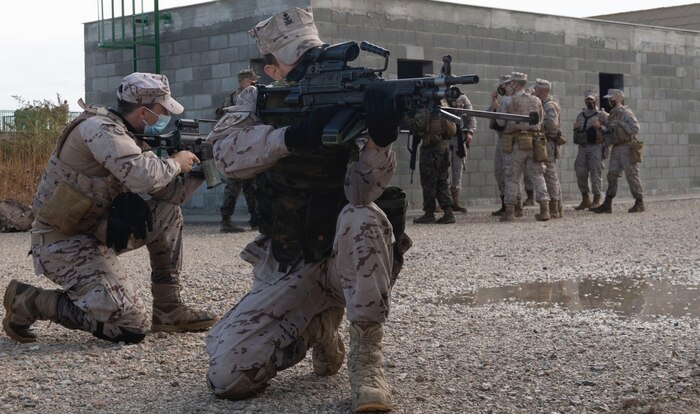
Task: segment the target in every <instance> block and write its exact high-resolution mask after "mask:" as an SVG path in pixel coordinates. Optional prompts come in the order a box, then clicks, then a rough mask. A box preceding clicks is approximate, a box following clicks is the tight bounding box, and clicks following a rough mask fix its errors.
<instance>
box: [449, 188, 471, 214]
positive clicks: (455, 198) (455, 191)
mask: <svg viewBox="0 0 700 414" xmlns="http://www.w3.org/2000/svg"><path fill="white" fill-rule="evenodd" d="M450 193H451V194H452V210H454V211H459V212H460V213H466V212H467V209H466V208H464V207H462V206H461V205H460V204H459V188H452V189H450Z"/></svg>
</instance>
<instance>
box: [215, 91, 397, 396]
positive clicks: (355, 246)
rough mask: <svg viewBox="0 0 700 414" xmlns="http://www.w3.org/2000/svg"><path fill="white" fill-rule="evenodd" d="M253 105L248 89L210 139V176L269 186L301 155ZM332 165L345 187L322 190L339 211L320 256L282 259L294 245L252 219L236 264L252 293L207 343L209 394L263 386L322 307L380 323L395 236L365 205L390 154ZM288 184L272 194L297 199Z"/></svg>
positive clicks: (391, 162)
mask: <svg viewBox="0 0 700 414" xmlns="http://www.w3.org/2000/svg"><path fill="white" fill-rule="evenodd" d="M256 99H257V97H256V89H255V88H247V89H246V90H245V91H244V92H243V94H242V96H241V97H240V98H239V100H238V104H237V106H236V107H235V108H234V109H233V110H232V111H230V112H228V113H227V114H226V115H225V116H224V117H223V118H222V119H221V120H220V121H219V123H218V124H217V125H216V127H215V128H214V130H213V132H212V133H211V135H210V138H209V141H211V142H213V143H214V154H215V158H216V162H217V165H218V168H219V170H220V171H221V172H222V173H224V174H225V175H227V176H230V177H234V178H248V177H252V176H255V175H257V178H256V181H257V180H259V179H262V178H264V179H269V180H273V179H282V180H284V179H285V177H277V178H275V173H274V168H275V167H276V165H277V164H278V163H279V164H281V163H286V162H288V161H289V162H294V160H295V159H297V158H299V157H303V156H304V154H305V152H304V151H302V152H301V153H300V154H299V155H297V154H295V152H296V151H297V150H295V152H290V150H289V149H288V148H287V147H286V145H285V143H284V134H285V130H286V128H277V129H275V128H274V127H272V126H270V125H265V124H263V123H262V122H261V120H260V119H259V118H258V117H257V116H256V115H255V113H254V111H255V105H256V104H255V102H256ZM346 165H347V167H346ZM338 167H341V168H342V169H343V171H345V172H344V175H345V177H344V180H343V177H342V174H343V173H341V175H340V176H339V177H338V178H339V180H335V179H334V180H335V181H333V182H332V183H327V184H328V185H330V186H331V187H333V188H336V187H337V188H339V189H340V191H341V194H342V192H343V181H344V195H345V197H346V198H347V200H348V203H347V204H346V205H345V206H344V207H342V208H341V209H340V213H339V215H338V217H337V222H336V226H335V233H334V234H335V236H334V239H333V241H332V244H331V245H329V247H331V246H332V250H331V253H330V255H329V256H328V255H324V256H323V257H321V258H319V259H318V260H305V259H304V258H303V257H300V256H299V255H292V256H291V257H287V255H286V254H287V253H289V252H290V251H292V252H293V249H294V247H295V245H294V244H295V243H298V240H284V239H278V238H277V236H276V235H275V233H274V232H273V236H272V237H271V236H270V235H269V234H268V229H267V228H266V227H267V225H269V224H266V219H263V221H261V227H260V230H261V233H262V234H261V235H259V236H258V237H257V238H256V239H255V240H253V241H252V242H251V243H249V244H248V245H247V246H246V247H245V248H244V250H243V251H242V252H241V258H243V260H245V261H247V262H248V263H250V264H251V265H252V266H253V286H252V288H251V290H250V292H249V293H248V294H247V295H246V296H244V297H243V298H242V299H241V300H240V301H239V302H238V304H236V306H234V307H233V308H232V309H231V310H230V311H228V312H227V313H226V314H225V315H224V316H223V317H222V318H221V319H220V320H219V322H217V323H216V324H215V325H214V326H213V327H212V329H211V330H210V332H209V334H208V336H207V338H206V347H207V352H208V353H209V357H210V362H209V371H208V374H207V378H208V383H209V387H210V388H211V390H212V391H213V392H214V394H216V395H225V390H226V388H227V387H228V386H231V384H235V383H237V382H238V381H239V379H240V378H241V377H244V376H245V375H246V372H245V371H247V370H250V369H258V371H257V372H260V369H262V372H264V376H265V380H267V379H269V378H272V377H274V376H275V375H276V372H277V371H279V370H282V369H284V368H287V367H289V366H292V365H294V364H295V363H297V362H299V361H300V360H302V359H303V358H304V355H305V353H306V350H307V345H308V344H306V343H305V342H304V339H303V338H302V337H301V334H302V333H303V332H304V330H305V329H306V327H307V325H308V324H309V321H310V320H311V319H312V318H313V317H314V315H317V314H319V313H320V312H322V311H324V310H326V309H329V308H332V307H336V308H337V307H341V308H343V307H344V308H345V309H346V310H347V317H348V320H349V321H350V322H353V323H354V322H375V323H383V322H384V321H385V320H386V319H387V315H388V313H389V299H390V293H391V288H390V285H391V279H392V271H393V272H396V271H397V268H396V267H394V265H393V259H394V255H393V251H392V243H393V242H394V236H393V233H392V226H391V224H390V223H389V221H388V219H387V216H386V215H385V213H384V212H383V211H382V210H381V209H380V208H379V207H378V206H377V205H376V204H375V203H374V201H375V200H376V199H377V197H379V195H380V194H382V192H383V191H384V189H386V187H387V185H388V183H389V180H390V179H391V177H392V176H393V174H394V170H395V167H396V158H395V154H394V152H393V151H391V148H390V147H387V148H366V147H363V148H361V150H360V154H359V160H358V161H355V162H351V163H350V164H342V165H339V166H338ZM295 185H297V184H294V183H292V182H290V183H289V185H288V186H286V187H287V189H286V190H285V186H282V187H275V188H277V189H280V190H281V191H289V192H297V193H298V192H299V191H306V190H305V189H299V188H292V186H295ZM259 188H260V189H264V188H265V187H264V186H259ZM261 200H262V198H260V199H259V202H261V203H262V201H261ZM285 210H286V209H285ZM279 211H281V210H279ZM265 217H266V216H265ZM334 221H335V219H334ZM278 224H279V223H278ZM274 228H276V227H274ZM321 242H323V241H321ZM255 381H259V379H258V378H257V377H256V378H255Z"/></svg>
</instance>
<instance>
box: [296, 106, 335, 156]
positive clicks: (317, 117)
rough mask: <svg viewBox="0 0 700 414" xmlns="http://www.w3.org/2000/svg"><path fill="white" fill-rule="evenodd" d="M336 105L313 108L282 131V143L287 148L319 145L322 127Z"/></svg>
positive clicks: (331, 116)
mask: <svg viewBox="0 0 700 414" xmlns="http://www.w3.org/2000/svg"><path fill="white" fill-rule="evenodd" d="M338 109H339V108H338V107H336V106H326V107H320V108H316V109H313V110H312V111H311V112H309V114H308V115H306V118H304V120H303V121H302V122H301V123H299V124H296V125H292V126H290V127H289V128H287V130H286V131H285V132H284V144H285V145H286V146H287V148H290V149H294V148H315V147H318V146H319V145H321V137H322V135H323V128H324V127H325V126H326V124H327V123H328V121H330V120H331V118H333V115H335V114H336V113H337V112H338Z"/></svg>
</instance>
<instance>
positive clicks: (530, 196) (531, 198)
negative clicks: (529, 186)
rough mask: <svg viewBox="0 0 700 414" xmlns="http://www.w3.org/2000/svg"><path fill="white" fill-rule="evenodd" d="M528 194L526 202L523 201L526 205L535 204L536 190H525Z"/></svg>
mask: <svg viewBox="0 0 700 414" xmlns="http://www.w3.org/2000/svg"><path fill="white" fill-rule="evenodd" d="M525 193H526V194H527V198H526V199H525V202H524V203H523V205H524V206H534V205H535V196H534V193H535V192H534V191H533V190H530V191H527V190H526V191H525Z"/></svg>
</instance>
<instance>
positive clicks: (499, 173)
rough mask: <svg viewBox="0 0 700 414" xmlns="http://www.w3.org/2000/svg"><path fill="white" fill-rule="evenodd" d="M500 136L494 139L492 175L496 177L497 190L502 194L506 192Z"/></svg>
mask: <svg viewBox="0 0 700 414" xmlns="http://www.w3.org/2000/svg"><path fill="white" fill-rule="evenodd" d="M501 144H502V142H501V138H500V137H498V138H497V139H496V153H495V154H494V156H493V175H494V177H496V185H498V192H499V193H500V194H501V196H503V195H504V194H505V192H506V175H505V173H504V167H503V150H502V146H501Z"/></svg>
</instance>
